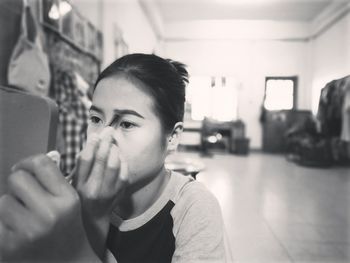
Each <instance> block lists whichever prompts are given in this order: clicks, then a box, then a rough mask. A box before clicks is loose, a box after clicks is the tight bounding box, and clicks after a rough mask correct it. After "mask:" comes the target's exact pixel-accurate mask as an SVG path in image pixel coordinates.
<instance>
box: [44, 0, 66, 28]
mask: <svg viewBox="0 0 350 263" xmlns="http://www.w3.org/2000/svg"><path fill="white" fill-rule="evenodd" d="M60 2H61V1H60V0H45V1H42V22H43V23H44V24H45V25H46V26H49V27H50V28H52V29H53V30H55V31H57V32H60V17H61V15H60V9H59V8H60Z"/></svg>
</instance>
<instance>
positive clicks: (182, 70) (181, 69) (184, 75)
mask: <svg viewBox="0 0 350 263" xmlns="http://www.w3.org/2000/svg"><path fill="white" fill-rule="evenodd" d="M166 61H168V62H169V64H170V65H171V66H172V67H173V68H174V69H175V70H176V71H177V73H178V74H179V75H180V78H181V80H182V81H183V82H184V84H185V85H186V84H187V83H188V77H189V75H188V72H187V70H186V65H185V64H182V63H180V62H177V61H175V60H171V59H166Z"/></svg>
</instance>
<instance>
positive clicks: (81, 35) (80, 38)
mask: <svg viewBox="0 0 350 263" xmlns="http://www.w3.org/2000/svg"><path fill="white" fill-rule="evenodd" d="M85 24H86V20H85V18H84V17H83V16H81V15H80V14H79V13H78V12H77V11H76V10H75V11H74V12H73V32H74V33H73V41H74V43H75V44H76V45H77V46H79V47H80V48H82V49H85V48H86V32H85V31H86V26H85Z"/></svg>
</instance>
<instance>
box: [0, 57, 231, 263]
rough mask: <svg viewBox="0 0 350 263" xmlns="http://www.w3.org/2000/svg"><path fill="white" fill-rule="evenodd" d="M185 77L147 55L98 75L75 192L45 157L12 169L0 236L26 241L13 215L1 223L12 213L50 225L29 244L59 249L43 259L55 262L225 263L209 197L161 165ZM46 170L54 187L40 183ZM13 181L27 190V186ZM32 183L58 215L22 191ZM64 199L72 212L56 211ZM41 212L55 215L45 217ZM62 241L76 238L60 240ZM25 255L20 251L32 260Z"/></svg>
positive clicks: (179, 115) (180, 110)
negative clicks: (53, 198)
mask: <svg viewBox="0 0 350 263" xmlns="http://www.w3.org/2000/svg"><path fill="white" fill-rule="evenodd" d="M187 77H188V76H187V71H186V70H185V68H184V66H183V65H182V64H180V63H177V62H174V61H171V60H165V59H162V58H160V57H158V56H155V55H146V54H132V55H127V56H124V57H122V58H120V59H118V60H116V61H115V62H114V63H112V64H111V65H110V66H109V67H107V68H106V69H105V70H104V71H103V72H102V73H101V74H100V76H99V78H98V79H97V81H96V85H95V89H94V93H93V101H92V107H91V109H90V122H89V127H88V140H87V143H86V146H85V148H84V149H83V151H82V153H81V155H80V159H79V163H78V165H77V170H76V174H75V178H74V182H73V185H74V186H75V189H73V188H72V187H71V186H70V185H68V184H67V183H66V182H65V181H64V180H61V179H62V178H56V177H59V173H58V172H57V171H56V170H54V169H57V168H54V166H53V165H52V164H51V163H50V161H48V160H47V158H45V157H35V158H31V159H28V160H25V161H23V162H22V163H19V164H18V165H17V166H16V167H15V168H14V173H13V174H12V175H11V176H10V177H9V178H10V179H9V182H12V183H10V184H9V185H10V188H11V189H13V190H12V191H11V192H12V194H8V195H6V198H5V201H3V199H4V198H2V200H0V222H3V229H5V230H3V231H2V232H1V229H0V237H1V233H5V234H6V235H7V237H12V238H13V240H15V241H14V242H18V243H19V244H25V243H26V242H25V240H28V238H27V236H28V235H25V234H23V232H25V231H26V230H23V229H24V227H23V226H18V224H19V225H21V223H20V222H16V224H17V225H16V224H15V223H13V221H12V220H11V218H16V213H14V212H10V214H11V216H10V217H9V216H6V215H5V214H6V212H9V211H10V210H11V208H13V207H16V209H14V210H15V211H18V214H20V215H22V216H23V215H25V216H27V217H29V218H30V219H31V218H33V219H34V218H40V219H41V221H44V222H46V221H49V223H47V224H44V226H41V227H40V226H38V224H35V223H32V224H33V225H34V226H35V228H38V229H39V230H37V231H36V232H35V233H34V234H33V233H31V235H29V236H30V237H31V240H34V241H35V242H37V243H38V244H39V245H41V246H42V247H45V246H46V247H47V246H49V245H48V244H49V243H50V242H51V243H52V244H51V246H50V249H51V250H52V245H53V247H56V248H58V247H60V250H59V251H61V252H60V253H61V254H60V253H58V252H57V251H51V254H53V255H57V257H54V256H52V259H53V260H57V259H62V257H63V255H65V257H66V258H67V259H69V260H71V261H74V260H82V259H84V260H86V259H90V260H96V261H97V260H101V261H108V262H113V261H114V262H115V261H117V262H118V263H123V262H128V263H129V262H135V263H136V262H162V263H163V262H225V252H224V244H223V222H222V217H221V212H220V208H219V205H218V203H217V201H216V199H215V198H214V197H213V195H212V194H211V193H210V192H209V191H208V190H207V189H206V188H205V187H204V186H203V185H202V184H201V183H199V182H197V181H194V180H193V179H192V178H191V177H186V176H184V175H181V174H178V173H175V172H171V171H168V170H167V169H166V168H165V166H164V162H165V158H166V156H167V154H168V153H169V152H170V151H173V150H175V149H176V146H177V144H178V139H179V135H180V133H181V132H182V125H183V124H182V120H183V115H184V102H185V86H186V83H187ZM42 164H45V165H42ZM45 169H46V170H47V171H45V172H47V173H49V174H50V176H49V177H48V178H50V179H51V180H53V181H54V183H55V184H56V185H55V187H53V183H52V182H50V179H47V178H44V175H43V174H44V173H43V170H45ZM36 173H38V175H36ZM33 174H34V176H33ZM29 177H30V178H31V179H30V180H29V179H28V178H29ZM11 178H12V179H11ZM18 178H20V179H18ZM23 178H26V179H23ZM17 181H20V182H21V181H25V182H27V184H26V187H24V186H23V185H20V183H18V182H17ZM32 181H34V182H36V183H35V184H34V185H35V188H33V189H34V190H35V191H37V192H39V193H40V196H41V197H45V194H46V193H45V191H46V192H49V194H50V197H51V196H52V195H53V196H61V199H60V202H61V203H60V202H59V201H57V202H58V203H60V205H57V204H55V205H56V206H55V205H54V207H57V206H58V207H59V209H56V210H55V209H52V208H50V205H52V202H54V201H50V202H43V201H39V199H40V198H39V197H38V196H35V197H33V196H32V194H30V193H28V192H30V191H29V190H26V189H28V185H33V182H32ZM43 181H44V182H43ZM28 182H29V183H28ZM40 188H44V190H43V189H40ZM54 188H55V189H54ZM33 189H32V190H33ZM23 192H24V193H23ZM61 193H65V195H64V194H61ZM67 193H69V195H70V196H71V197H70V200H69V202H68V203H73V205H72V204H71V205H67V204H65V205H64V204H63V203H64V201H63V200H64V197H63V196H65V198H66V199H67V197H66V196H67V195H68V194H67ZM76 193H78V195H79V199H78V200H79V201H78V202H76V198H74V196H75V197H76V195H75V194H76ZM28 198H29V200H33V199H34V200H36V201H38V202H39V204H40V205H39V204H36V205H35V204H34V203H35V202H34V201H30V202H28V201H27V200H28ZM51 198H52V197H51ZM46 199H49V200H50V198H46ZM57 199H59V198H57ZM6 200H7V201H6ZM9 200H10V201H9ZM72 200H73V201H72ZM74 200H75V201H74ZM67 207H68V208H67ZM45 209H49V210H50V209H51V210H54V212H52V214H51V215H50V216H49V217H48V216H47V215H45V212H43V210H45ZM1 210H3V212H1ZM72 210H75V211H74V212H73V211H72ZM28 211H29V212H28ZM69 212H72V213H69ZM79 213H80V215H82V216H80V217H79V215H78V214H79ZM33 215H34V216H33ZM17 216H19V215H17ZM47 218H51V221H53V222H54V223H52V222H51V221H50V220H48V219H47ZM52 218H53V219H52ZM67 218H68V219H67ZM17 221H18V220H17ZM30 221H31V220H30ZM70 224H72V225H74V226H75V227H74V228H73V227H72V226H70ZM57 229H59V230H60V231H57ZM9 233H10V234H9ZM16 233H20V234H16ZM21 233H22V234H21ZM36 233H38V234H36ZM73 233H74V234H73ZM5 234H3V235H2V237H4V236H5ZM68 234H69V236H72V235H74V236H78V237H77V238H78V239H79V240H77V238H73V239H72V238H71V239H68V238H67V237H65V236H66V235H68ZM16 235H17V236H16ZM53 237H56V239H57V240H61V241H55V240H56V239H54V238H53ZM63 237H64V238H63ZM16 240H17V241H16ZM18 240H19V241H18ZM23 240H24V241H23ZM62 240H63V241H62ZM87 240H88V241H89V242H87ZM39 241H40V242H39ZM43 241H45V242H43ZM21 242H22V243H21ZM35 242H34V243H35ZM64 242H65V244H63V243H64ZM76 242H79V243H80V244H81V245H80V246H78V245H77V244H76ZM34 243H33V244H34ZM43 243H44V244H43ZM67 244H68V247H67ZM69 244H71V245H72V246H73V245H74V247H75V248H76V251H77V252H76V253H75V254H74V255H72V252H67V251H65V248H66V249H69V250H71V249H72V248H69ZM1 246H2V245H0V248H1ZM23 246H24V247H25V245H22V247H23ZM77 246H78V247H77ZM19 247H20V246H19ZM36 247H38V246H36ZM34 248H35V246H34V245H32V246H29V248H27V250H25V249H24V250H23V251H29V252H28V253H27V256H28V255H30V256H31V257H32V255H33V253H32V251H33V249H34ZM2 249H3V251H5V252H6V253H5V254H6V255H9V256H8V257H9V258H11V255H13V251H16V249H15V248H13V247H11V246H10V248H9V247H6V246H3V248H2ZM34 250H35V249H34ZM11 251H12V252H11ZM62 251H64V252H62ZM34 254H35V253H34ZM23 255H25V253H24V252H23ZM59 255H60V256H59ZM60 257H61V258H60ZM32 258H35V257H32ZM49 258H50V256H48V255H46V256H45V257H44V259H45V260H46V259H49Z"/></svg>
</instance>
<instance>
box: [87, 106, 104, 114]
mask: <svg viewBox="0 0 350 263" xmlns="http://www.w3.org/2000/svg"><path fill="white" fill-rule="evenodd" d="M92 110H93V111H96V112H98V113H103V111H102V110H101V109H100V108H98V107H96V106H95V105H91V107H90V111H92Z"/></svg>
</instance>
